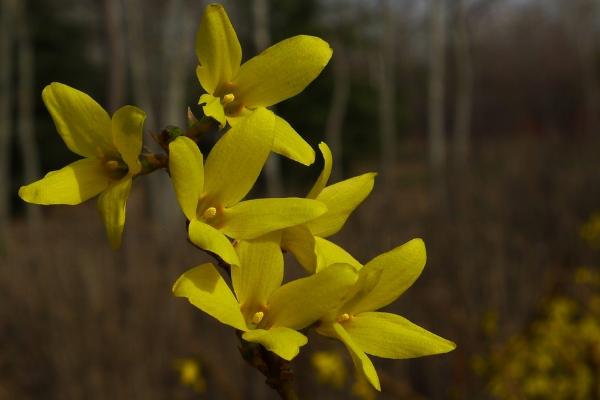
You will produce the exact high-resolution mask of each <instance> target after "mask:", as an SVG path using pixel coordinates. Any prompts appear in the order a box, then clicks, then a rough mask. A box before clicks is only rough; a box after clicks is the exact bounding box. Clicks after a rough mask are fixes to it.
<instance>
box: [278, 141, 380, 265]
mask: <svg viewBox="0 0 600 400" xmlns="http://www.w3.org/2000/svg"><path fill="white" fill-rule="evenodd" d="M319 149H320V150H321V154H322V155H323V161H324V163H323V170H322V171H321V174H320V175H319V177H318V178H317V181H316V182H315V184H314V185H313V187H312V189H311V190H310V192H309V193H308V195H307V196H306V197H307V198H309V199H315V200H318V201H320V202H322V203H323V204H325V205H326V206H327V212H326V213H324V214H323V215H321V216H320V217H318V218H315V219H313V220H311V221H308V222H306V223H305V224H302V225H298V226H294V227H290V228H287V229H285V230H284V232H283V235H282V240H281V246H282V247H283V248H284V249H286V250H288V251H290V252H291V253H292V254H294V256H295V257H296V259H297V260H298V262H299V263H300V264H301V265H302V266H303V267H304V268H305V269H306V270H307V271H309V272H315V271H319V270H320V269H321V268H323V267H326V266H328V265H331V264H335V263H346V264H350V265H352V266H354V267H355V268H356V269H357V270H358V269H360V268H361V267H362V265H361V264H360V263H359V262H358V261H357V260H356V259H355V258H354V257H352V256H351V255H350V254H348V253H347V252H346V251H345V250H344V249H342V248H341V247H339V246H337V245H336V244H334V243H332V242H330V241H328V240H326V239H324V238H326V237H329V236H331V235H334V234H336V233H337V232H339V230H340V229H342V227H343V226H344V224H345V223H346V220H347V219H348V217H349V216H350V214H351V213H352V212H353V211H354V210H355V209H356V207H358V205H359V204H360V203H362V202H363V200H364V199H365V198H366V197H367V196H368V195H369V193H371V190H372V189H373V185H374V184H375V176H376V175H377V174H376V173H374V172H369V173H366V174H363V175H359V176H355V177H353V178H350V179H346V180H344V181H341V182H338V183H336V184H333V185H329V186H326V185H327V181H328V180H329V176H330V175H331V167H332V163H333V161H332V156H331V150H329V147H328V146H327V145H326V144H325V143H320V144H319Z"/></svg>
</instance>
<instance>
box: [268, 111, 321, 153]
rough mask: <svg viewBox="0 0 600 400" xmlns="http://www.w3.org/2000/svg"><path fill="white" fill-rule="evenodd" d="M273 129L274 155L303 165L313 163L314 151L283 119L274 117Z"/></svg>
mask: <svg viewBox="0 0 600 400" xmlns="http://www.w3.org/2000/svg"><path fill="white" fill-rule="evenodd" d="M270 112H271V111H270ZM274 129H275V138H274V139H273V151H274V152H275V153H277V154H281V155H282V156H284V157H287V158H289V159H291V160H294V161H297V162H299V163H300V164H304V165H311V164H312V163H314V162H315V151H314V150H313V148H312V147H310V145H309V144H308V143H307V142H306V141H305V140H304V139H303V138H302V136H300V135H299V134H298V132H296V131H295V130H294V128H292V126H291V125H290V124H288V123H287V121H286V120H285V119H283V118H281V117H279V116H277V115H275V128H274Z"/></svg>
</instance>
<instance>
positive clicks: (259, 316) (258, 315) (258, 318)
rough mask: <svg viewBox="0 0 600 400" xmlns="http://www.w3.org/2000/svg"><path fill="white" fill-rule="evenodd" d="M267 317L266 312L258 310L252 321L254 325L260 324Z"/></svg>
mask: <svg viewBox="0 0 600 400" xmlns="http://www.w3.org/2000/svg"><path fill="white" fill-rule="evenodd" d="M264 317H265V313H264V312H262V311H257V312H255V313H254V315H253V316H252V323H253V324H254V325H258V324H260V322H261V321H262V320H263V318H264Z"/></svg>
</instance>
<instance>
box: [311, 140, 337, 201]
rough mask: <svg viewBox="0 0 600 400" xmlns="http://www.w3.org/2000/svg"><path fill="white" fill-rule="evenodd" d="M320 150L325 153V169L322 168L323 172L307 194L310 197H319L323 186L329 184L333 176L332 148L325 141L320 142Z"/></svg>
mask: <svg viewBox="0 0 600 400" xmlns="http://www.w3.org/2000/svg"><path fill="white" fill-rule="evenodd" d="M319 150H321V154H322V155H323V170H321V174H320V175H319V177H318V178H317V181H316V182H315V184H314V185H313V187H312V189H310V192H309V193H308V195H307V196H306V197H307V198H309V199H316V198H317V196H318V195H319V194H320V193H321V191H322V190H323V188H324V187H325V186H327V181H329V177H330V176H331V168H332V166H333V156H332V155H331V150H330V149H329V146H327V144H326V143H325V142H321V143H319Z"/></svg>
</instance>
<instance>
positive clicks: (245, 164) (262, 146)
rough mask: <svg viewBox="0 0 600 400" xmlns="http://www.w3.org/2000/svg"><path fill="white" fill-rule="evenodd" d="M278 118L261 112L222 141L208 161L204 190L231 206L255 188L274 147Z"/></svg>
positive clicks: (256, 113) (213, 150) (236, 127)
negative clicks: (274, 131)
mask: <svg viewBox="0 0 600 400" xmlns="http://www.w3.org/2000/svg"><path fill="white" fill-rule="evenodd" d="M274 123H275V117H274V115H273V113H271V112H269V111H267V110H266V109H258V110H256V111H255V112H253V113H252V114H250V115H249V116H248V117H246V118H244V119H243V120H242V121H240V123H239V124H236V125H235V126H234V127H232V128H231V129H230V130H229V131H228V132H227V133H225V134H224V135H223V137H221V139H219V141H218V142H217V143H216V144H215V146H214V147H213V149H212V150H211V152H210V154H209V155H208V157H207V159H206V165H205V166H204V170H205V181H204V191H205V192H206V194H207V196H209V197H210V198H211V199H212V200H213V201H215V202H216V203H217V204H220V205H223V206H225V207H229V206H231V205H233V204H236V203H237V202H239V201H240V200H241V199H242V198H243V197H244V196H245V195H246V194H247V193H248V192H249V191H250V189H251V188H252V186H253V185H254V182H256V179H257V178H258V175H259V174H260V171H261V169H262V167H263V165H264V164H265V161H266V160H267V157H268V155H269V153H270V152H271V147H272V145H273V126H274Z"/></svg>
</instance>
